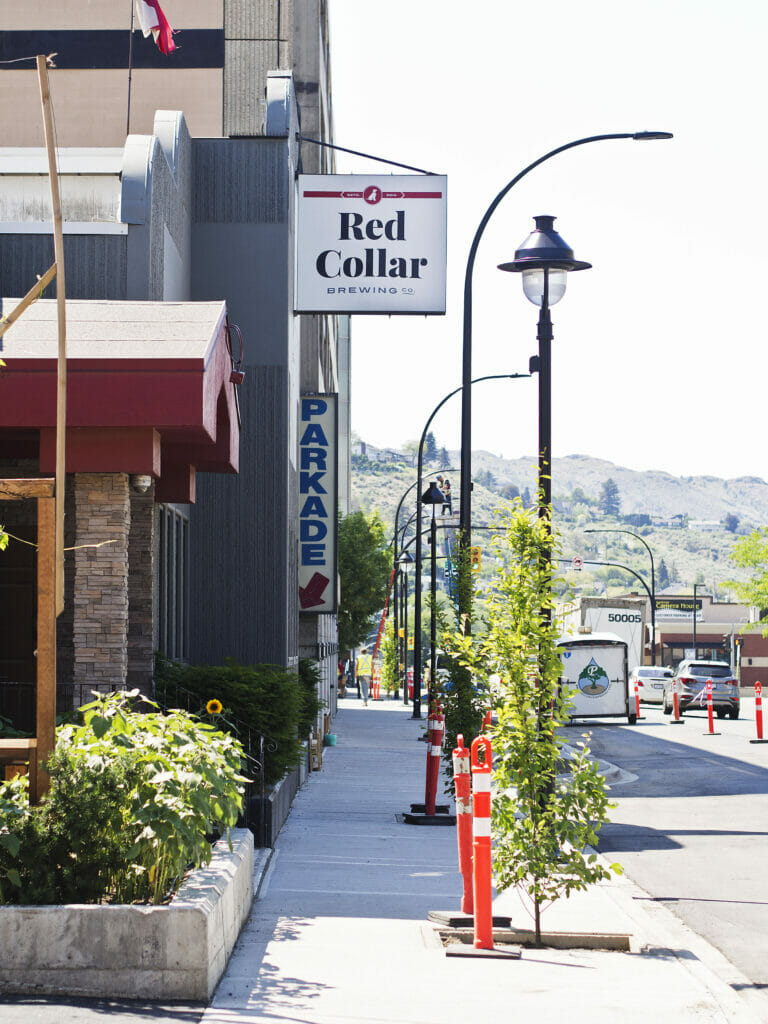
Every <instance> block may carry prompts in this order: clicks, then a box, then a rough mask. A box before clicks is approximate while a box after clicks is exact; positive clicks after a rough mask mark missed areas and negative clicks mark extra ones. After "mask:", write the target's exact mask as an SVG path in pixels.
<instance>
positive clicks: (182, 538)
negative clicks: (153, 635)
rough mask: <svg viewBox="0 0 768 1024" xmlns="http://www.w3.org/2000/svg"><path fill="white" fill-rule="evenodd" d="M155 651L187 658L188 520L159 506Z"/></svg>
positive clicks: (181, 514)
mask: <svg viewBox="0 0 768 1024" xmlns="http://www.w3.org/2000/svg"><path fill="white" fill-rule="evenodd" d="M159 525H160V566H159V574H158V575H159V589H160V593H159V600H158V627H159V629H158V632H159V636H158V647H159V649H160V651H161V653H162V654H164V655H165V656H166V657H167V658H173V659H174V660H175V661H186V660H187V658H188V656H189V516H188V515H187V514H186V512H182V511H180V510H179V509H178V508H177V507H176V506H174V505H160V524H159Z"/></svg>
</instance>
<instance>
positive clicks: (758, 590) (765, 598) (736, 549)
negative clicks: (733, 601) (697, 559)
mask: <svg viewBox="0 0 768 1024" xmlns="http://www.w3.org/2000/svg"><path fill="white" fill-rule="evenodd" d="M731 561H732V562H733V563H734V565H737V566H738V567H739V568H740V569H751V570H752V571H753V575H752V577H751V578H750V579H748V580H747V581H746V582H740V581H738V580H727V581H726V586H728V587H731V588H732V589H733V591H734V592H735V594H736V596H737V597H738V599H739V600H740V601H743V602H744V603H745V604H751V605H754V606H755V607H756V608H759V609H760V620H759V623H755V625H762V627H763V636H768V527H767V526H761V527H760V528H759V529H758V530H753V531H752V532H751V533H750V534H748V535H747V536H746V537H740V538H739V539H738V540H737V541H736V543H735V544H734V545H733V551H732V552H731Z"/></svg>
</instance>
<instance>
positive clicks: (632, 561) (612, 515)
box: [352, 438, 768, 600]
mask: <svg viewBox="0 0 768 1024" xmlns="http://www.w3.org/2000/svg"><path fill="white" fill-rule="evenodd" d="M432 440H433V441H434V438H433V439H432ZM414 447H415V446H409V449H410V450H409V451H406V452H404V453H402V454H400V455H398V454H397V453H396V452H394V451H393V450H391V449H388V450H387V451H386V456H385V458H386V461H379V459H380V457H382V456H383V455H384V453H383V452H381V451H380V450H379V449H376V448H373V447H372V446H370V445H366V446H364V450H365V455H362V454H358V455H355V456H353V472H352V498H353V507H355V508H362V509H365V510H366V511H373V510H377V511H378V512H379V514H380V515H381V517H382V519H383V520H384V522H385V524H386V525H387V530H388V531H389V536H391V535H392V529H393V523H394V515H395V509H396V507H397V504H398V502H399V500H400V498H401V496H402V495H403V493H404V492H405V491H406V489H407V488H408V487H409V486H410V485H411V484H412V483H414V481H415V479H416V470H415V455H414ZM434 450H435V451H436V453H437V454H436V458H435V459H434V460H433V461H432V462H431V463H430V462H428V461H427V460H425V469H424V486H425V487H426V486H427V485H428V483H429V481H430V480H434V479H435V478H436V476H437V474H438V473H440V474H441V475H442V476H444V477H445V476H448V477H449V478H450V479H451V483H452V485H453V495H454V506H453V507H454V512H456V511H457V508H458V492H459V453H458V452H456V451H447V452H446V450H445V449H444V448H440V446H439V444H438V443H437V442H435V449H434ZM472 461H473V467H472V468H473V483H474V489H473V504H472V508H473V524H474V525H475V526H477V527H479V526H481V525H491V524H492V523H493V521H494V516H495V514H496V512H497V510H499V509H501V508H503V507H504V506H505V505H507V504H508V502H509V501H510V500H511V499H514V498H518V497H520V498H522V500H523V502H524V504H531V503H532V501H533V500H535V493H536V460H535V458H534V457H533V456H531V457H529V458H520V459H503V458H501V457H500V456H495V455H493V454H491V453H490V452H486V451H478V452H474V453H473V459H472ZM552 492H553V508H554V523H555V527H556V529H557V530H559V532H560V533H561V535H562V551H563V557H564V558H566V559H568V560H569V559H570V558H571V557H573V556H576V555H579V556H581V557H582V558H583V559H585V560H586V561H597V562H609V563H619V564H621V565H624V566H628V567H629V568H630V569H633V570H635V571H636V572H638V573H640V575H641V576H643V578H645V579H647V580H650V568H649V559H648V554H647V552H646V550H645V548H644V547H643V546H642V544H640V543H639V542H638V541H637V540H635V539H634V538H633V537H631V536H627V534H626V533H621V532H617V531H622V530H628V531H631V532H634V533H637V534H640V535H641V536H642V537H643V539H644V540H645V541H646V542H647V543H648V545H649V546H650V548H651V550H652V551H653V553H654V558H655V568H656V588H657V592H660V591H661V590H663V589H665V588H672V589H674V590H676V591H682V592H685V591H686V590H690V589H691V588H692V586H693V584H694V583H697V584H699V585H703V586H704V587H705V588H707V589H708V590H709V591H711V592H712V593H713V594H714V595H715V596H716V597H717V598H718V599H720V600H728V599H731V598H732V599H734V600H735V599H736V595H735V594H732V593H731V591H730V589H729V588H727V587H726V586H725V585H724V584H725V583H726V581H728V580H734V579H736V580H738V579H741V578H742V577H744V576H745V574H746V571H745V570H744V569H740V568H738V567H736V566H735V565H734V563H733V562H732V561H731V557H730V556H731V551H732V548H733V544H734V542H735V540H736V539H737V537H738V536H743V535H744V534H746V533H748V532H749V531H751V530H753V529H755V528H756V527H758V526H762V525H763V524H768V483H766V481H764V480H762V479H760V478H758V477H737V478H734V479H730V480H724V479H721V478H718V477H714V476H691V477H677V476H674V475H672V474H670V473H665V472H662V471H659V470H648V471H645V472H643V471H639V470H632V469H628V468H626V467H623V466H618V465H616V464H614V463H611V462H607V461H605V460H602V459H595V458H591V457H590V456H586V455H570V456H566V457H564V458H560V459H554V460H553V466H552ZM414 494H415V491H414V492H412V494H411V495H409V497H408V499H407V500H406V501H405V502H404V505H403V508H404V512H403V514H401V518H400V525H401V526H402V525H403V524H404V523H405V522H406V521H407V519H408V518H409V516H410V515H411V513H412V512H413V511H414V508H415V504H414V501H413V495H414ZM588 529H597V530H609V531H610V532H608V533H586V532H585V531H586V530H588ZM482 536H483V535H482V533H481V535H480V538H477V537H476V538H474V540H475V543H479V544H480V545H481V547H483V549H484V554H483V572H482V574H481V576H482V579H488V578H489V577H490V573H491V572H492V569H493V565H494V561H493V558H491V557H490V555H489V554H487V553H486V552H487V546H488V545H487V544H486V543H484V542H483V540H482ZM563 569H564V570H566V569H568V566H567V564H564V566H563ZM568 581H569V583H570V584H571V586H573V587H574V588H575V589H576V591H577V593H578V592H582V593H584V594H585V595H593V594H596V595H599V594H603V593H605V594H617V593H619V592H626V591H628V590H630V589H636V588H637V587H639V586H640V584H639V583H638V582H637V581H636V580H635V579H634V578H633V577H632V575H631V574H630V573H627V572H626V571H624V570H621V569H619V568H617V567H616V565H615V564H614V565H606V566H591V567H590V566H585V568H584V569H583V570H582V571H581V572H571V571H568Z"/></svg>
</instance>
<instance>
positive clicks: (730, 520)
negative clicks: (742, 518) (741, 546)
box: [723, 512, 739, 533]
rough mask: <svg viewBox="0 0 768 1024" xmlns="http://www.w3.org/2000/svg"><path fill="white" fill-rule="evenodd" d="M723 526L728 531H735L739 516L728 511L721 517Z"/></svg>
mask: <svg viewBox="0 0 768 1024" xmlns="http://www.w3.org/2000/svg"><path fill="white" fill-rule="evenodd" d="M723 526H724V527H725V529H726V530H727V531H728V532H729V533H736V530H737V529H738V527H739V517H738V516H735V515H734V514H733V512H729V513H728V514H727V515H726V516H725V518H724V519H723Z"/></svg>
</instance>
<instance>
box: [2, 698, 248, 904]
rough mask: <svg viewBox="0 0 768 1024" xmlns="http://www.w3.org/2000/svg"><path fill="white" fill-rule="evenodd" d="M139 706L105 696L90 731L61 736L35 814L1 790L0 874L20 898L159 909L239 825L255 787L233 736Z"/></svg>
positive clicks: (80, 727)
mask: <svg viewBox="0 0 768 1024" xmlns="http://www.w3.org/2000/svg"><path fill="white" fill-rule="evenodd" d="M137 698H139V694H138V691H132V692H131V693H125V692H123V693H113V694H108V695H101V696H98V697H97V698H96V699H95V700H94V701H92V702H91V703H90V704H87V705H85V706H84V707H83V708H81V709H80V711H81V713H82V724H71V725H66V726H62V727H61V728H60V729H59V730H58V735H57V743H56V749H55V751H54V753H53V755H52V756H51V758H50V759H49V761H48V763H47V766H46V767H47V770H48V772H49V775H50V778H51V785H50V790H49V792H48V793H47V794H46V796H45V798H44V799H43V801H42V802H41V803H40V805H39V806H36V807H32V808H30V807H29V806H28V805H26V806H25V805H23V804H22V801H21V800H20V793H21V791H20V789H19V788H18V787H17V788H13V784H10V783H5V784H4V785H3V786H0V837H5V838H4V839H0V878H1V877H3V875H4V877H5V878H6V879H8V880H9V881H10V882H11V884H13V885H15V887H16V890H17V891H16V892H14V894H13V895H14V901H15V902H19V903H35V904H41V903H66V902H99V901H101V900H106V901H108V902H117V903H125V902H132V901H145V902H152V903H159V902H162V901H163V900H164V899H166V898H167V896H168V895H169V893H170V892H171V891H172V890H173V889H174V888H175V887H176V885H177V884H178V883H179V882H180V880H181V879H182V877H183V875H184V874H185V873H186V871H187V870H188V868H189V867H191V866H198V865H200V864H204V863H207V862H208V861H209V860H210V857H211V845H210V837H211V836H212V835H214V834H218V833H222V832H223V833H227V832H228V830H229V829H230V828H231V827H232V826H233V825H234V824H235V823H236V821H237V818H238V815H239V813H240V810H241V808H242V803H243V788H244V783H245V782H246V781H247V780H246V779H245V778H244V777H243V776H242V775H241V764H242V763H243V758H244V754H243V750H242V747H241V746H240V744H239V743H238V742H237V740H235V739H234V737H232V736H231V735H228V734H226V733H222V732H219V731H218V730H216V729H215V728H214V727H213V726H212V725H209V724H206V723H202V722H198V721H196V720H195V718H194V717H193V716H192V715H190V714H189V713H188V712H185V711H172V712H170V713H168V714H162V713H159V712H158V711H156V710H155V711H146V710H143V708H144V707H147V706H149V707H153V708H156V707H157V705H155V704H153V703H152V702H148V701H146V699H145V698H139V699H140V700H141V701H142V702H143V706H142V709H141V710H140V709H139V708H138V707H136V703H137ZM14 872H15V873H16V874H15V875H14ZM16 883H18V884H16ZM2 898H3V899H4V901H5V902H8V901H9V895H8V891H7V886H6V888H5V890H4V891H3V893H2Z"/></svg>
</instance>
